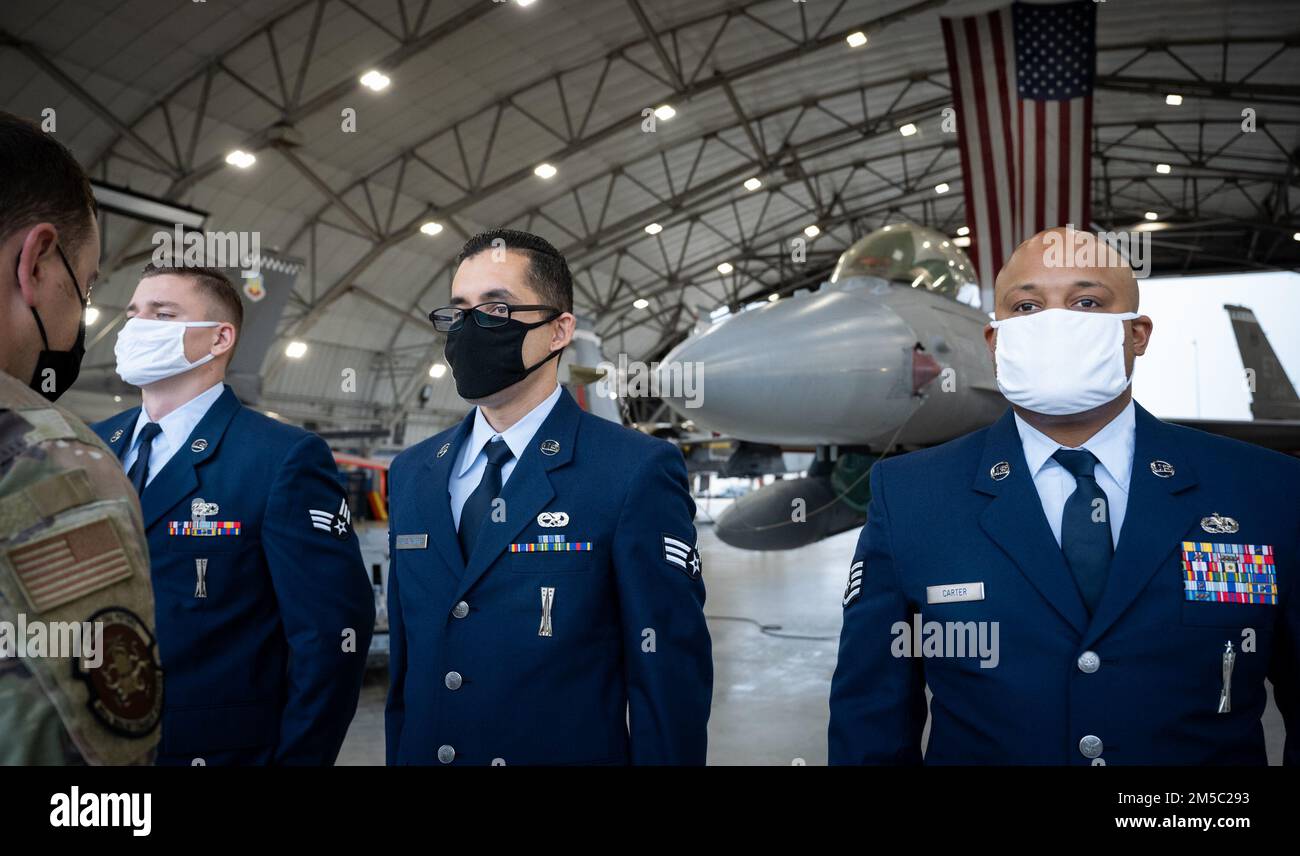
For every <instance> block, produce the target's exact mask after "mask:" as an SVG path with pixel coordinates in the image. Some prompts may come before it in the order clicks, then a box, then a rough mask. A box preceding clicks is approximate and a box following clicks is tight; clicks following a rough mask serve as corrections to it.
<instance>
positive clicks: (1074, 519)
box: [1052, 449, 1115, 615]
mask: <svg viewBox="0 0 1300 856" xmlns="http://www.w3.org/2000/svg"><path fill="white" fill-rule="evenodd" d="M1052 458H1053V459H1055V461H1056V462H1057V463H1058V464H1060V465H1061V466H1063V467H1065V468H1066V469H1067V470H1069V472H1070V475H1072V476H1074V482H1075V485H1074V493H1072V494H1070V498H1069V499H1067V500H1066V501H1065V513H1064V514H1062V515H1061V552H1062V553H1064V554H1065V562H1066V564H1068V565H1069V566H1070V573H1071V574H1073V575H1074V581H1075V583H1076V584H1077V585H1078V586H1079V594H1081V595H1083V602H1084V604H1085V605H1086V606H1087V607H1088V614H1089V615H1091V614H1092V613H1094V612H1096V611H1097V604H1098V603H1100V602H1101V593H1102V590H1103V589H1105V587H1106V576H1107V575H1108V574H1109V573H1110V560H1111V557H1112V556H1113V555H1114V553H1115V548H1114V545H1113V543H1112V541H1111V534H1110V505H1109V504H1108V503H1107V502H1106V493H1105V491H1103V490H1102V489H1101V486H1100V485H1098V484H1097V478H1096V475H1095V470H1096V467H1097V457H1096V456H1095V455H1093V453H1092V452H1089V451H1088V450H1087V449H1057V450H1056V452H1055V453H1054V454H1053V455H1052Z"/></svg>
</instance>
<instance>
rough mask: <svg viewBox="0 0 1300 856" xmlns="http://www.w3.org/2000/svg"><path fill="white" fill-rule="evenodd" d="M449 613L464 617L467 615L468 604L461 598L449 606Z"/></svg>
mask: <svg viewBox="0 0 1300 856" xmlns="http://www.w3.org/2000/svg"><path fill="white" fill-rule="evenodd" d="M451 614H452V615H453V616H455V617H456V618H464V617H465V616H467V615H469V604H468V603H466V602H465V601H463V600H462V601H461V602H460V603H457V604H456V605H455V606H453V607H452V608H451Z"/></svg>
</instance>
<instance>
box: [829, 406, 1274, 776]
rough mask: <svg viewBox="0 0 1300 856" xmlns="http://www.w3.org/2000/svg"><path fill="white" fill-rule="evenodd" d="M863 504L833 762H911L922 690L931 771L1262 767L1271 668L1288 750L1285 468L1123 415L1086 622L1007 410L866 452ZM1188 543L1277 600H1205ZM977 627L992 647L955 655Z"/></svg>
mask: <svg viewBox="0 0 1300 856" xmlns="http://www.w3.org/2000/svg"><path fill="white" fill-rule="evenodd" d="M999 465H1002V466H999ZM999 476H1000V477H999ZM871 496H872V498H871V506H870V509H869V512H868V520H867V525H866V527H865V528H864V529H863V531H862V535H861V538H860V539H859V541H858V547H857V552H856V553H855V555H854V559H853V565H852V569H851V570H850V580H849V586H848V588H847V589H846V591H845V595H844V601H845V606H844V627H843V631H842V633H841V636H840V650H839V662H838V665H837V667H836V670H835V677H834V680H833V682H832V686H831V723H830V761H831V763H835V764H863V763H868V764H903V763H918V762H920V761H921V735H922V729H923V728H924V726H925V722H926V699H925V695H924V690H925V687H926V686H928V687H929V688H930V690H931V692H932V693H933V699H932V701H931V703H930V714H931V717H932V720H931V730H930V737H929V745H928V749H927V752H926V755H925V761H926V763H938V764H1071V765H1086V764H1263V763H1265V761H1266V759H1265V752H1264V734H1263V729H1262V727H1261V724H1260V715H1261V713H1262V712H1263V710H1264V706H1265V701H1266V696H1265V686H1264V680H1265V678H1266V677H1268V678H1269V679H1270V680H1271V681H1272V683H1273V687H1274V694H1275V697H1276V700H1277V703H1278V706H1279V708H1280V709H1281V711H1282V714H1283V716H1284V718H1285V720H1286V725H1287V743H1286V750H1285V761H1286V762H1287V763H1297V762H1300V716H1297V700H1296V681H1297V640H1298V639H1300V599H1298V598H1300V592H1297V591H1296V581H1297V580H1296V574H1297V572H1298V570H1300V566H1298V565H1297V556H1298V551H1300V461H1297V460H1295V459H1292V458H1288V457H1286V456H1284V455H1280V454H1277V453H1276V452H1271V451H1268V450H1265V449H1262V448H1259V447H1256V446H1251V445H1247V444H1245V443H1240V442H1237V441H1235V440H1228V439H1224V438H1221V437H1217V436H1214V435H1211V434H1206V433H1203V432H1200V431H1195V430H1192V429H1188V428H1182V427H1179V426H1175V425H1169V424H1166V423H1163V422H1161V421H1159V420H1158V419H1156V418H1155V417H1153V416H1151V414H1149V413H1147V412H1146V411H1145V410H1143V409H1142V408H1141V407H1138V408H1137V425H1136V448H1135V454H1134V459H1133V474H1132V480H1131V483H1130V487H1129V499H1128V509H1127V511H1126V513H1125V517H1124V523H1123V529H1122V530H1121V532H1120V537H1119V541H1118V543H1117V545H1116V550H1115V556H1114V559H1113V561H1112V564H1111V568H1110V572H1109V576H1108V577H1107V584H1106V588H1105V591H1104V593H1103V595H1102V599H1101V601H1100V604H1099V605H1098V608H1097V611H1096V613H1095V614H1094V615H1092V616H1091V618H1089V616H1088V614H1087V610H1086V608H1085V607H1084V604H1083V600H1082V599H1081V597H1080V595H1079V593H1078V590H1077V588H1076V586H1075V584H1074V580H1073V577H1072V576H1071V574H1070V571H1069V568H1068V567H1067V565H1066V563H1065V559H1064V556H1063V554H1062V552H1061V550H1060V548H1059V547H1058V546H1057V544H1056V541H1055V539H1054V538H1053V537H1052V533H1051V530H1050V529H1049V528H1048V523H1047V518H1046V517H1045V515H1044V513H1043V509H1042V504H1041V502H1040V501H1039V498H1038V493H1037V491H1036V490H1035V488H1034V484H1033V481H1032V480H1031V478H1030V474H1029V472H1028V469H1027V467H1026V464H1025V460H1024V455H1023V452H1022V446H1021V442H1020V435H1019V433H1018V432H1017V430H1016V426H1015V421H1014V419H1013V416H1012V413H1011V411H1010V410H1008V411H1007V413H1006V415H1005V416H1003V418H1002V419H1000V420H999V421H998V422H996V423H995V424H994V425H992V426H990V427H989V428H986V429H983V430H980V431H976V432H974V433H972V434H968V435H966V436H964V437H961V438H958V439H956V440H953V441H952V442H949V443H945V444H944V445H942V446H938V447H936V448H933V449H928V450H925V451H920V452H913V453H910V454H906V455H902V456H900V457H897V458H890V459H886V460H883V461H881V462H880V463H879V464H877V465H876V467H875V469H874V471H873V472H872V474H871ZM1216 515H1217V517H1219V518H1231V521H1230V522H1229V521H1216ZM1233 526H1235V527H1236V531H1230V530H1231V529H1232V528H1233ZM1207 528H1208V529H1219V530H1220V531H1218V532H1210V531H1207ZM1185 542H1188V543H1185ZM1189 547H1190V548H1191V549H1190V550H1189V549H1188V548H1189ZM1264 547H1268V548H1270V551H1265V550H1264V549H1263V548H1264ZM1185 551H1187V552H1189V553H1191V555H1190V556H1189V557H1188V558H1189V561H1190V562H1192V563H1196V562H1201V561H1207V562H1208V561H1215V562H1220V563H1222V562H1224V561H1232V560H1233V559H1232V557H1233V556H1234V554H1236V555H1240V554H1242V553H1246V552H1248V553H1250V554H1251V555H1254V556H1257V557H1258V559H1256V562H1257V564H1256V567H1255V568H1254V569H1253V570H1255V571H1257V572H1258V573H1254V574H1253V575H1252V577H1240V576H1238V577H1236V578H1235V579H1236V580H1239V581H1243V582H1244V581H1250V582H1251V584H1252V585H1258V586H1260V589H1259V590H1261V591H1264V592H1268V591H1269V590H1270V589H1271V590H1273V591H1275V594H1274V595H1272V596H1269V595H1268V594H1264V595H1263V596H1260V597H1257V598H1256V599H1257V600H1259V601H1263V602H1254V603H1248V602H1230V601H1220V600H1215V599H1214V598H1215V595H1214V594H1213V593H1211V592H1208V591H1205V590H1204V589H1205V588H1207V587H1206V586H1204V585H1202V584H1201V583H1198V582H1197V578H1198V575H1197V573H1196V571H1195V564H1193V565H1192V567H1193V571H1192V573H1191V574H1190V576H1191V578H1192V579H1191V581H1190V582H1191V585H1190V586H1189V585H1188V582H1189V573H1188V571H1187V570H1185V568H1184V552H1185ZM1268 552H1271V553H1272V558H1271V559H1269V557H1268V555H1267V553H1268ZM1270 561H1271V562H1272V564H1271V566H1270V564H1269V562H1270ZM1219 567H1220V568H1221V569H1222V570H1225V571H1231V570H1232V569H1231V568H1230V567H1228V566H1226V565H1224V564H1219ZM1270 567H1271V571H1272V573H1271V574H1270V573H1269V571H1270ZM1270 577H1271V578H1272V579H1271V580H1270ZM977 584H982V598H981V597H977V595H979V594H981V593H980V592H979V589H978V586H977ZM1233 585H1234V586H1236V585H1237V583H1236V582H1234V583H1233ZM931 587H935V588H931ZM1198 587H1199V588H1200V589H1201V590H1200V591H1196V589H1197V588H1198ZM918 615H919V619H916V618H914V616H918ZM930 622H934V624H933V625H930ZM918 624H919V627H918ZM994 625H996V628H997V636H996V637H994V636H993V635H992V632H991V631H992V628H993V627H994ZM927 627H928V628H929V629H927ZM981 627H982V628H984V632H985V637H984V638H985V640H986V641H990V642H991V641H992V640H994V639H995V638H996V640H997V643H998V644H997V645H996V646H992V645H989V646H986V647H985V649H984V650H985V651H990V652H991V651H992V650H993V648H994V647H996V653H995V654H990V655H988V656H979V655H978V653H977V654H976V655H974V656H972V655H971V647H972V646H971V645H970V644H967V645H966V656H952V655H953V654H954V653H955V652H958V650H959V649H958V648H957V647H956V640H957V639H959V638H965V639H967V640H971V639H974V638H975V636H974V635H973V633H974V634H977V633H979V632H981V631H980V628H981ZM972 628H974V631H973V632H972ZM936 632H942V633H944V634H945V641H946V639H947V637H948V635H949V634H950V635H951V636H952V639H953V644H951V645H949V646H948V647H939V646H937V645H935V644H930V645H929V646H928V648H929V651H930V652H932V653H933V652H936V651H938V652H942V653H946V654H947V655H948V656H925V654H926V651H927V643H926V641H925V640H927V639H931V640H933V639H935V638H937V637H936V635H935V634H936ZM903 637H907V638H906V639H904V638H903ZM918 639H919V640H921V641H922V644H921V646H919V649H918V646H917V645H916V644H915V643H916V641H917V640H918ZM1229 645H1231V652H1232V667H1231V675H1230V693H1229V705H1228V706H1229V708H1230V709H1229V710H1228V711H1226V712H1219V706H1220V701H1221V696H1222V695H1223V688H1224V683H1225V681H1224V672H1225V653H1227V652H1228V651H1229V648H1228V646H1229ZM918 650H919V652H920V653H921V654H922V656H904V655H905V654H908V653H917V652H918ZM982 662H983V663H986V664H989V663H992V664H993V665H990V666H989V667H981V663H982Z"/></svg>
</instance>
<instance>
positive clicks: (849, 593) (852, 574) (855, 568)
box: [843, 560, 862, 606]
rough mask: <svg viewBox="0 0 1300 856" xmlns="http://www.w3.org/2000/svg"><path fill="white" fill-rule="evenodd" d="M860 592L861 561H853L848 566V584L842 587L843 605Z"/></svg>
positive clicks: (851, 600) (850, 601) (847, 603)
mask: <svg viewBox="0 0 1300 856" xmlns="http://www.w3.org/2000/svg"><path fill="white" fill-rule="evenodd" d="M860 594H862V562H861V561H860V560H859V561H857V562H854V563H853V565H852V566H851V567H850V568H849V584H848V586H846V587H845V589H844V604H843V605H844V606H848V605H849V604H850V603H852V602H853V599H854V598H855V597H857V596H858V595H860Z"/></svg>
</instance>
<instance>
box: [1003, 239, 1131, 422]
mask: <svg viewBox="0 0 1300 856" xmlns="http://www.w3.org/2000/svg"><path fill="white" fill-rule="evenodd" d="M1049 309H1065V310H1071V311H1075V312H1094V313H1108V314H1112V315H1115V314H1120V313H1127V312H1137V311H1138V284H1137V277H1136V276H1135V275H1134V273H1133V267H1132V265H1130V264H1129V262H1128V260H1127V259H1126V258H1125V257H1124V256H1123V254H1121V253H1120V252H1119V251H1118V250H1116V249H1115V247H1114V246H1112V245H1111V244H1109V243H1107V241H1105V240H1103V239H1102V238H1100V237H1099V236H1097V235H1095V234H1093V233H1091V232H1084V231H1080V230H1076V229H1075V228H1074V227H1072V226H1058V227H1056V228H1054V229H1045V230H1044V231H1042V232H1039V233H1038V234H1037V235H1034V236H1033V237H1032V238H1029V239H1028V240H1026V241H1023V242H1022V243H1021V244H1020V246H1018V247H1016V249H1015V252H1013V253H1012V254H1011V258H1009V259H1007V263H1006V264H1005V265H1003V267H1002V270H1001V271H999V272H998V277H997V280H996V281H995V282H994V283H993V314H994V318H996V319H997V320H998V321H1002V320H1005V319H1008V318H1019V317H1022V316H1028V315H1034V314H1036V313H1039V312H1044V311H1047V310H1049ZM1123 324H1124V369H1125V372H1126V374H1128V376H1130V377H1132V375H1133V363H1134V360H1135V359H1136V358H1137V357H1140V356H1141V355H1142V354H1144V353H1146V349H1147V344H1148V343H1149V342H1150V339H1151V328H1152V323H1151V319H1150V318H1148V317H1147V316H1145V315H1142V316H1140V317H1138V318H1133V319H1126V320H1124V322H1123ZM997 339H998V331H997V330H996V329H995V328H994V327H993V326H992V325H988V326H986V327H985V328H984V340H985V342H986V343H987V345H988V350H989V358H990V359H992V360H993V362H994V365H995V367H996V364H997ZM1131 395H1132V393H1131V390H1130V389H1125V390H1124V392H1123V394H1121V395H1120V396H1119V397H1118V398H1116V399H1115V400H1114V401H1112V402H1110V403H1108V404H1106V405H1102V406H1101V407H1098V408H1093V409H1092V410H1088V411H1084V412H1083V413H1080V414H1067V415H1057V416H1048V415H1046V414H1041V413H1033V412H1031V411H1028V410H1025V408H1023V407H1019V406H1017V407H1016V412H1017V413H1020V414H1021V416H1022V417H1025V418H1028V419H1031V420H1032V424H1034V425H1035V427H1037V428H1039V430H1044V431H1048V433H1049V435H1050V436H1052V438H1053V439H1055V440H1057V441H1058V442H1060V443H1062V444H1063V445H1066V446H1071V447H1073V446H1077V445H1078V444H1079V443H1082V442H1083V441H1084V440H1086V439H1087V438H1088V437H1090V436H1092V434H1093V433H1095V431H1097V430H1098V429H1099V428H1100V427H1101V426H1102V425H1105V424H1106V423H1107V422H1108V421H1109V420H1110V419H1111V418H1113V417H1114V416H1115V414H1116V413H1117V412H1118V408H1122V407H1123V406H1124V405H1125V404H1126V403H1127V402H1128V401H1129V400H1130V398H1131ZM1053 432H1055V433H1053ZM1076 441H1077V442H1076Z"/></svg>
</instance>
